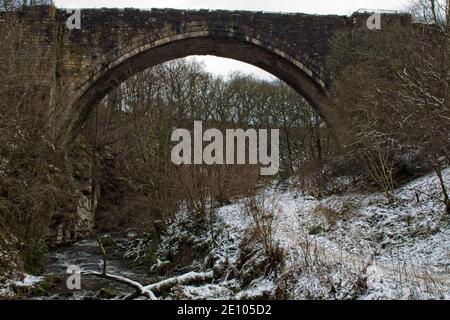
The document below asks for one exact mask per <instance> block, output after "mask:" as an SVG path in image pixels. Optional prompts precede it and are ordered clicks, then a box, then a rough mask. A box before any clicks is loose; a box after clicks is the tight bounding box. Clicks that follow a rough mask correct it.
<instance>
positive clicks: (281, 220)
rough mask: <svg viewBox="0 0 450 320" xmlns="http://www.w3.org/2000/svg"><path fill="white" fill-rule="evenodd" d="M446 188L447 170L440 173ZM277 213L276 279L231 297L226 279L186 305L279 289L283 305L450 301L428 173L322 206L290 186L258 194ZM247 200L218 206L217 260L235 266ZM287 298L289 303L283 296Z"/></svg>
mask: <svg viewBox="0 0 450 320" xmlns="http://www.w3.org/2000/svg"><path fill="white" fill-rule="evenodd" d="M444 180H445V181H446V183H447V185H448V186H450V169H446V170H445V171H444ZM264 192H265V194H264V197H265V198H266V199H269V198H270V199H273V200H272V201H266V202H267V203H268V205H274V206H275V207H276V208H273V209H274V210H273V212H275V213H276V227H275V230H276V231H275V237H276V239H277V241H278V243H279V244H280V246H281V247H282V248H284V250H285V253H286V262H285V265H284V267H283V268H282V271H281V274H278V275H277V277H276V279H275V278H267V277H261V278H258V279H255V280H254V281H253V282H252V283H251V284H250V285H248V286H246V287H245V288H241V290H240V291H239V292H238V293H237V294H235V295H234V296H233V294H232V293H230V291H229V290H227V288H233V287H234V288H236V287H237V285H236V284H235V283H233V281H231V286H230V280H229V279H226V281H228V282H227V283H223V286H222V288H221V286H220V285H212V286H211V285H207V286H203V287H190V286H187V287H185V288H184V290H185V295H184V296H185V297H186V298H207V299H208V298H209V299H210V298H251V297H261V296H263V295H262V294H263V293H264V292H265V293H267V294H269V295H273V294H274V293H275V292H278V291H280V290H284V291H285V295H284V297H286V298H289V299H442V298H446V299H449V298H450V217H445V216H443V213H444V204H443V202H442V201H441V196H440V187H439V181H438V179H437V177H436V176H435V175H433V174H430V175H428V176H424V177H421V178H419V179H417V180H415V181H412V182H411V183H408V184H407V185H405V186H403V187H401V188H399V189H398V190H396V191H395V192H394V200H393V201H388V200H387V198H386V196H385V195H383V194H381V193H375V194H346V195H341V196H337V195H334V196H330V197H326V198H323V199H316V198H314V197H311V196H308V195H304V194H302V193H301V192H299V191H298V190H296V189H295V188H293V187H285V188H284V190H280V189H277V190H276V189H273V188H270V189H267V190H265V191H264ZM244 206H245V199H242V200H239V201H238V202H236V203H234V204H231V205H228V206H225V207H222V208H220V209H219V210H218V214H219V217H221V218H222V220H223V221H224V222H225V224H226V228H225V232H224V233H225V235H224V236H222V237H221V241H220V242H219V245H218V247H217V248H216V250H215V255H216V258H219V259H218V260H219V261H220V259H222V262H223V261H225V260H226V261H227V263H228V264H231V265H233V264H236V261H237V259H238V257H239V245H240V242H241V241H242V239H243V234H244V231H245V229H246V228H247V227H248V225H249V223H250V220H249V218H248V217H247V216H246V215H245V214H244V213H243V212H244V211H245V210H244ZM286 293H287V296H286Z"/></svg>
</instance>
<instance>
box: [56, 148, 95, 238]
mask: <svg viewBox="0 0 450 320" xmlns="http://www.w3.org/2000/svg"><path fill="white" fill-rule="evenodd" d="M73 153H74V155H73V156H72V159H71V160H70V162H72V167H73V180H72V182H73V184H74V186H75V188H74V189H75V192H74V195H73V200H72V206H70V207H69V209H65V210H61V211H60V212H56V213H55V214H54V216H53V218H52V225H51V226H50V228H49V243H50V245H60V244H65V243H68V242H72V241H75V240H77V239H81V238H85V237H89V236H91V235H92V234H93V232H94V227H95V213H96V209H97V202H98V197H99V194H100V188H99V187H98V185H97V182H96V181H95V178H94V170H93V163H92V158H91V155H90V154H89V153H88V152H86V151H85V150H81V149H80V148H77V149H76V151H74V152H73Z"/></svg>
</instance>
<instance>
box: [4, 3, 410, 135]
mask: <svg viewBox="0 0 450 320" xmlns="http://www.w3.org/2000/svg"><path fill="white" fill-rule="evenodd" d="M20 14H21V16H22V18H23V19H25V20H26V21H27V25H29V26H30V28H32V30H34V31H35V32H38V33H39V34H40V35H42V36H40V37H39V38H40V41H41V44H42V49H43V50H46V51H47V53H49V54H50V55H51V57H52V58H53V61H54V64H52V65H50V66H48V67H49V69H50V71H52V72H51V74H52V75H53V80H54V81H52V83H53V84H54V85H53V86H52V88H51V92H53V93H55V94H54V95H57V93H58V92H60V91H64V92H65V93H67V92H68V93H69V94H68V96H69V98H68V100H66V101H65V102H66V103H65V107H64V108H66V109H65V110H64V113H65V114H66V118H67V119H69V120H68V122H67V123H65V124H64V126H63V127H64V128H65V129H67V130H69V131H68V132H69V133H70V134H71V135H72V136H73V135H74V134H75V133H76V132H77V130H78V129H79V128H80V127H81V126H82V124H83V123H84V121H85V119H86V118H87V116H88V115H89V113H90V111H91V110H92V109H93V107H94V106H95V104H96V103H97V102H99V101H100V100H101V99H102V98H103V97H104V96H105V95H106V94H107V93H108V92H110V91H111V90H112V89H113V88H114V87H116V86H117V85H119V84H120V83H121V82H123V81H125V80H126V79H128V78H129V77H130V76H132V75H134V74H136V73H137V72H140V71H142V70H144V69H146V68H149V67H151V66H154V65H157V64H160V63H162V62H165V61H168V60H172V59H176V58H181V57H185V56H189V55H215V56H220V57H226V58H231V59H235V60H239V61H242V62H246V63H249V64H252V65H254V66H257V67H259V68H261V69H264V70H266V71H268V72H269V73H271V74H273V75H275V76H276V77H278V78H280V79H281V80H283V81H284V82H286V83H287V84H288V85H290V86H291V87H293V88H294V89H295V90H296V91H298V92H299V93H300V94H301V95H302V96H303V97H304V98H305V99H306V100H307V101H308V102H309V103H310V104H311V105H312V106H313V107H314V108H315V109H316V110H317V111H318V112H319V114H320V115H321V116H322V118H323V119H324V120H325V122H326V123H327V125H328V126H330V127H333V112H332V110H331V108H330V106H329V103H328V94H327V89H328V88H329V86H330V83H331V79H330V76H329V74H328V73H327V71H326V69H325V65H326V63H325V62H326V58H327V55H328V53H329V51H330V39H331V38H332V37H333V35H334V34H335V33H336V32H338V31H346V30H351V29H353V28H366V21H367V18H368V17H369V16H370V15H371V14H367V13H355V14H353V15H352V16H338V15H306V14H301V13H293V14H285V13H267V12H247V11H209V10H196V11H189V10H174V9H151V10H138V9H82V10H81V12H80V22H81V29H72V30H70V29H69V28H68V27H67V25H66V22H67V19H68V17H69V16H70V15H71V14H72V13H68V12H67V11H66V10H65V9H57V8H55V7H52V6H39V7H32V8H27V9H24V10H23V11H22V12H21V13H20ZM0 17H1V15H0ZM382 18H383V19H382V23H386V21H393V20H394V21H400V22H402V23H410V17H409V16H407V15H401V14H384V15H383V16H382ZM53 93H52V94H53ZM58 108H61V106H58ZM53 111H55V110H53ZM67 115H68V116H67Z"/></svg>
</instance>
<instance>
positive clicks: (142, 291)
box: [81, 271, 158, 300]
mask: <svg viewBox="0 0 450 320" xmlns="http://www.w3.org/2000/svg"><path fill="white" fill-rule="evenodd" d="M81 274H82V275H85V276H95V277H99V278H103V279H108V280H111V281H115V282H119V283H123V284H126V285H128V286H130V287H132V288H134V289H135V290H136V291H135V292H134V293H133V294H132V295H128V296H126V297H125V298H124V299H125V300H129V299H134V298H137V297H140V296H143V297H146V298H147V299H150V300H158V298H157V297H156V296H155V295H154V294H153V292H152V291H151V290H149V289H146V287H145V286H143V285H142V284H140V283H139V282H136V281H133V280H131V279H128V278H125V277H122V276H116V275H114V274H108V273H103V272H96V271H84V272H82V273H81Z"/></svg>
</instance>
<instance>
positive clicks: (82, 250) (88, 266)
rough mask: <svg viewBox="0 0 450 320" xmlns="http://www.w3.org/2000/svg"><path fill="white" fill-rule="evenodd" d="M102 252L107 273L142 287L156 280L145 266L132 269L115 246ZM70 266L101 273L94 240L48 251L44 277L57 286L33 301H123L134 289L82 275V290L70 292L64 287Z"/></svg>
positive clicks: (98, 254)
mask: <svg viewBox="0 0 450 320" xmlns="http://www.w3.org/2000/svg"><path fill="white" fill-rule="evenodd" d="M116 240H118V239H116ZM105 251H106V257H107V272H108V273H112V274H115V275H120V276H124V277H127V278H129V279H132V280H135V281H138V282H140V283H142V284H147V283H152V282H153V281H155V278H154V277H151V276H149V275H148V272H147V269H146V268H145V267H143V266H133V265H132V264H131V263H130V261H128V260H126V259H124V258H122V256H123V251H122V250H121V249H119V248H118V247H117V246H116V245H113V244H111V245H108V246H105ZM69 266H77V267H79V268H80V269H81V270H92V271H101V269H102V259H101V254H100V250H99V246H98V243H97V240H96V239H86V240H82V241H79V242H76V243H74V244H72V245H70V246H66V247H60V248H57V249H55V250H53V251H51V252H50V253H49V254H48V261H47V264H46V267H45V273H44V276H47V278H52V277H53V278H55V279H57V285H54V286H52V288H51V289H49V290H46V291H47V292H46V294H45V296H41V297H35V298H38V299H51V300H53V299H102V298H113V297H112V295H114V296H115V297H114V298H122V297H124V296H125V295H127V294H129V293H131V292H133V291H134V289H133V288H131V287H129V286H126V285H124V284H120V283H117V282H111V281H109V280H106V279H102V278H98V277H93V276H85V275H81V290H70V289H68V288H67V279H68V277H69V276H70V275H71V274H69V273H67V268H68V267H69ZM102 289H103V290H102ZM101 291H103V292H102V293H103V294H101Z"/></svg>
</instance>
